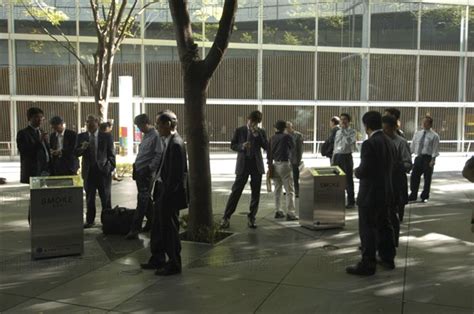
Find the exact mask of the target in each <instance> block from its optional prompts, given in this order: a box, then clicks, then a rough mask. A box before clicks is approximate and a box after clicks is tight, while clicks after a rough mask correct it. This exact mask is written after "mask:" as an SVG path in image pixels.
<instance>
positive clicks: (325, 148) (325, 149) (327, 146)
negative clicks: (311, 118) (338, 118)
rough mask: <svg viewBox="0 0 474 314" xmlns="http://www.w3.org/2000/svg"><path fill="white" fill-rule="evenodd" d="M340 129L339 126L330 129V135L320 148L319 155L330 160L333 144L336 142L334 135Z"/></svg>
mask: <svg viewBox="0 0 474 314" xmlns="http://www.w3.org/2000/svg"><path fill="white" fill-rule="evenodd" d="M340 129H341V128H340V127H339V126H335V127H333V128H332V129H331V133H330V134H329V136H328V138H327V139H326V140H325V141H324V143H323V145H322V146H321V155H323V156H326V157H329V158H332V153H333V151H334V142H335V140H336V133H337V131H339V130H340Z"/></svg>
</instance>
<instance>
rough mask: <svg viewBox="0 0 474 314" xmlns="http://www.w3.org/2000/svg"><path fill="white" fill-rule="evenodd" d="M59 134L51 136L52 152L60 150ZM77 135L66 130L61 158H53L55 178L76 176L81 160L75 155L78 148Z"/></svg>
mask: <svg viewBox="0 0 474 314" xmlns="http://www.w3.org/2000/svg"><path fill="white" fill-rule="evenodd" d="M58 137H59V136H58V133H57V132H54V133H52V134H51V135H50V136H49V143H50V146H51V149H52V150H57V149H58V148H59V139H58ZM76 140H77V133H76V132H74V131H72V130H68V129H65V130H64V134H63V146H62V149H61V155H60V156H52V158H51V174H52V175H55V176H64V175H75V174H77V170H78V169H79V159H78V158H77V156H76V155H75V154H74V150H75V148H76Z"/></svg>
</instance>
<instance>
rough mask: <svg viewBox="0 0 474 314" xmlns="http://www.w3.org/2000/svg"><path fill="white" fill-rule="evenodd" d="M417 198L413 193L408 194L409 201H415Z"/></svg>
mask: <svg viewBox="0 0 474 314" xmlns="http://www.w3.org/2000/svg"><path fill="white" fill-rule="evenodd" d="M416 199H417V196H416V195H414V194H410V196H408V201H409V202H415V201H416Z"/></svg>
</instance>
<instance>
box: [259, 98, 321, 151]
mask: <svg viewBox="0 0 474 314" xmlns="http://www.w3.org/2000/svg"><path fill="white" fill-rule="evenodd" d="M277 120H284V121H291V122H292V123H293V127H294V128H295V130H297V131H298V132H301V133H302V134H303V140H304V141H305V142H306V144H305V145H304V151H307V152H310V151H312V150H313V144H312V143H311V142H312V141H313V130H314V107H313V106H263V120H262V122H263V127H264V129H265V130H266V131H267V135H268V138H270V137H271V136H272V135H273V134H275V130H274V125H275V122H276V121H277Z"/></svg>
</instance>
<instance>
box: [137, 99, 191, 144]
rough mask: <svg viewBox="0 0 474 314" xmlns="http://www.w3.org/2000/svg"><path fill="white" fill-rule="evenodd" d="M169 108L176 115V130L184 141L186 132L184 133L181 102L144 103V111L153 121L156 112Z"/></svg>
mask: <svg viewBox="0 0 474 314" xmlns="http://www.w3.org/2000/svg"><path fill="white" fill-rule="evenodd" d="M165 109H169V110H171V111H173V112H174V113H175V114H176V116H177V117H178V127H177V129H178V132H179V135H181V137H182V138H183V139H184V140H185V141H186V134H184V130H185V125H184V105H183V104H145V112H146V114H147V115H148V116H149V117H150V118H151V120H152V121H155V118H156V115H157V114H158V112H160V111H162V110H165Z"/></svg>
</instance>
